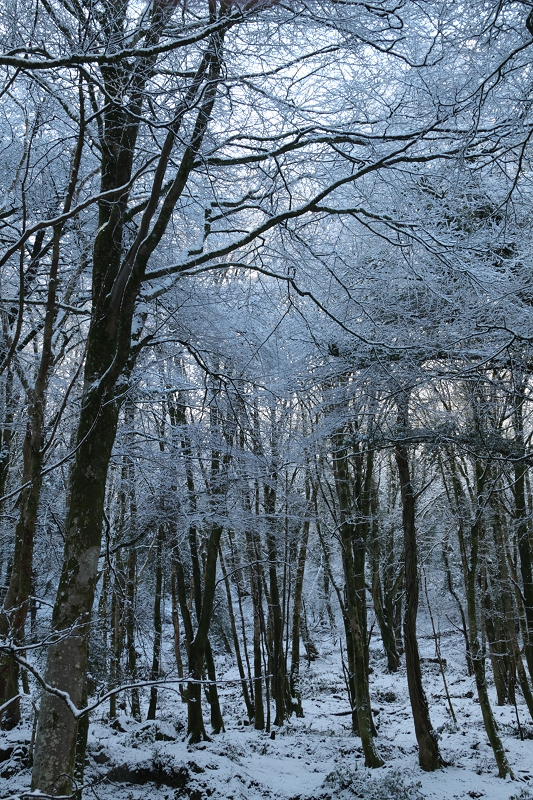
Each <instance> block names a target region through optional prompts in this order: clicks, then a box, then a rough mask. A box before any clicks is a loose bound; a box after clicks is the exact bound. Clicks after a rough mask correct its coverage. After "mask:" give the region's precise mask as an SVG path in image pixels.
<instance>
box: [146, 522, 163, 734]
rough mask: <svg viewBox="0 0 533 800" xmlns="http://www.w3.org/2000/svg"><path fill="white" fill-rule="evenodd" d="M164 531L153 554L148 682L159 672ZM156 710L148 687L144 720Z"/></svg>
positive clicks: (159, 533) (154, 693)
mask: <svg viewBox="0 0 533 800" xmlns="http://www.w3.org/2000/svg"><path fill="white" fill-rule="evenodd" d="M164 536H165V529H164V527H163V525H160V526H159V528H158V530H157V542H156V554H155V592H154V651H153V657H152V670H151V673H150V680H151V681H157V680H158V679H159V675H160V670H161V637H162V630H163V628H162V623H161V597H162V591H163V539H164ZM156 708H157V686H151V687H150V703H149V705H148V714H147V716H146V719H155V712H156Z"/></svg>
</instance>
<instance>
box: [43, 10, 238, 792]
mask: <svg viewBox="0 0 533 800" xmlns="http://www.w3.org/2000/svg"><path fill="white" fill-rule="evenodd" d="M120 8H121V10H120V12H119V11H116V13H115V14H114V16H113V18H112V19H110V20H109V26H110V27H109V30H108V35H109V37H110V39H111V40H113V36H116V31H117V30H120V29H121V28H122V26H123V25H124V24H125V15H126V13H127V7H126V5H123V6H121V7H120ZM173 10H174V6H173V4H170V5H169V4H165V3H156V4H155V5H154V7H153V10H152V16H151V22H152V27H151V28H150V29H149V31H148V32H147V33H146V39H145V41H146V43H147V44H148V45H149V48H148V49H150V47H152V46H153V45H155V44H156V43H157V41H158V39H159V37H160V35H161V31H162V30H163V29H164V24H165V21H166V20H167V19H168V15H169V14H171V13H172V12H173ZM121 14H122V19H121V17H120V15H121ZM222 41H223V33H222V32H218V33H216V34H213V36H212V38H211V40H210V43H209V45H208V47H207V50H206V54H205V56H204V58H203V59H202V63H201V66H200V67H199V70H198V72H197V74H196V76H195V78H194V79H193V80H192V82H191V86H190V90H189V92H188V96H187V98H186V102H185V104H184V105H181V106H179V107H178V109H177V111H176V116H175V119H174V121H173V124H172V125H171V126H170V129H169V131H168V133H167V136H166V140H165V143H164V145H163V147H162V150H161V156H160V159H159V162H158V165H157V168H156V170H155V175H154V180H153V183H152V187H151V193H150V197H149V200H148V202H147V205H146V206H145V209H144V211H143V214H142V219H141V221H140V224H139V230H138V234H137V236H136V238H135V241H134V242H133V244H132V245H131V247H130V249H129V250H128V252H127V253H126V255H125V256H124V250H125V246H124V240H123V234H124V226H125V220H126V213H127V206H128V199H129V189H128V188H127V187H129V185H130V180H131V177H132V173H133V164H134V158H135V154H136V140H137V135H138V131H139V125H140V120H141V119H142V107H143V100H144V88H145V84H146V80H147V79H148V76H149V75H150V74H151V70H152V68H153V65H154V63H155V58H156V56H155V55H148V56H139V57H138V59H136V60H135V61H134V63H133V64H130V65H127V64H126V63H125V62H122V61H121V62H118V63H113V64H107V65H105V66H102V70H101V71H102V76H103V80H104V84H105V87H106V91H107V92H108V94H109V96H111V97H120V98H122V97H123V96H124V94H125V91H126V89H127V92H128V95H127V97H128V102H120V103H109V104H107V105H106V106H105V107H104V109H103V111H102V119H103V123H102V142H101V145H102V163H101V189H102V192H105V193H106V195H105V199H102V200H101V201H100V203H99V220H98V229H97V231H98V232H97V234H96V238H95V244H94V250H93V275H92V311H91V322H90V326H89V333H88V338H87V351H86V352H87V356H86V363H85V382H84V389H83V395H82V398H81V410H80V417H79V423H78V432H77V440H76V452H75V458H74V464H73V467H72V473H71V481H70V493H69V494H70V497H69V500H70V502H69V507H68V511H67V522H66V533H65V539H66V540H65V550H64V556H63V568H62V572H61V578H60V582H59V587H58V592H57V596H56V602H55V606H54V611H53V616H52V624H53V627H54V629H55V631H56V632H57V633H58V636H57V639H56V641H55V642H54V643H53V644H52V645H51V646H50V648H49V650H48V656H47V666H46V671H45V680H46V682H47V683H48V684H49V685H51V686H54V687H57V688H59V689H61V690H62V691H64V692H68V694H69V696H70V699H71V701H72V702H73V703H74V705H75V706H77V707H79V706H80V704H81V703H82V701H83V697H84V694H85V681H86V673H87V649H88V635H89V626H90V620H91V610H92V606H93V601H94V593H95V588H96V582H97V578H98V559H99V555H100V546H101V537H102V521H103V510H104V499H105V487H106V480H107V472H108V467H109V461H110V457H111V451H112V447H113V443H114V441H115V436H116V430H117V424H118V417H119V410H120V402H121V399H122V398H123V395H124V390H125V388H126V386H127V380H128V378H127V374H128V369H129V368H130V367H131V362H132V349H131V346H132V345H131V342H132V321H133V316H134V313H135V307H136V301H137V297H138V294H139V291H140V287H141V284H142V280H143V277H144V274H145V271H146V266H147V263H148V260H149V258H150V256H151V254H152V253H153V251H154V249H155V248H156V247H157V245H158V244H159V242H160V241H161V238H162V236H163V235H164V233H165V231H166V228H167V226H168V224H169V221H170V219H171V216H172V212H173V209H174V207H175V204H176V202H177V201H178V199H179V197H180V196H181V194H182V193H183V190H184V188H185V186H186V184H187V181H188V178H189V175H190V173H191V171H192V169H193V168H194V163H195V158H196V155H197V153H198V150H199V148H200V146H201V143H202V140H203V137H204V134H205V131H206V129H207V125H208V122H209V119H210V117H211V112H212V109H213V105H214V102H215V96H216V89H217V85H218V80H219V76H220V70H221V64H222V55H223V53H222ZM204 79H205V80H206V86H204V91H203V93H202V95H201V99H200V101H199V108H198V112H197V115H196V123H195V124H194V126H193V131H192V134H191V139H190V142H189V144H188V146H187V147H185V149H184V152H183V156H182V158H181V162H180V166H179V168H178V169H177V171H176V173H175V177H174V180H173V181H172V183H171V186H170V189H169V190H168V192H167V194H166V196H165V200H164V202H163V203H162V205H161V207H160V208H159V201H160V196H161V187H162V185H163V180H164V177H165V174H166V172H167V169H168V167H169V162H170V158H171V156H172V153H173V147H174V144H175V142H176V138H177V136H178V132H179V129H180V125H181V121H182V119H183V116H184V114H185V113H186V111H188V109H189V107H190V103H191V101H192V100H194V99H195V98H196V96H197V94H198V91H199V89H200V85H201V84H202V83H203V81H204ZM125 187H126V188H125ZM215 560H216V550H215ZM209 610H210V609H209ZM76 737H77V720H76V718H75V716H74V715H73V714H72V713H71V711H70V710H69V708H68V706H67V705H66V703H65V702H64V701H63V700H62V699H60V698H59V697H57V696H54V695H52V694H50V693H48V692H44V693H43V697H42V702H41V709H40V714H39V726H38V730H37V736H36V744H35V753H34V765H33V775H32V787H33V789H36V790H37V789H38V790H40V791H42V792H48V791H49V790H50V789H53V790H54V791H55V792H56V793H59V794H69V793H70V791H71V788H72V777H71V776H72V775H73V772H74V758H75V749H76Z"/></svg>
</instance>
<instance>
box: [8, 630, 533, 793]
mask: <svg viewBox="0 0 533 800" xmlns="http://www.w3.org/2000/svg"><path fill="white" fill-rule="evenodd" d="M448 633H449V635H448V636H446V637H445V638H444V637H443V639H442V642H441V646H442V649H443V657H444V658H446V661H447V665H446V677H447V681H448V685H449V689H450V694H451V697H452V703H453V706H454V710H455V713H456V716H457V720H458V727H457V729H456V728H455V726H454V725H453V722H452V720H451V715H450V713H449V710H448V709H447V701H446V695H445V692H444V687H443V682H442V676H441V674H440V671H439V666H438V664H435V663H427V662H424V663H423V678H424V685H425V689H426V693H427V696H428V700H429V704H430V709H431V717H432V722H433V725H434V727H435V730H436V731H437V732H438V734H439V737H440V746H441V751H442V755H443V757H444V758H445V759H446V761H447V762H449V764H450V765H449V766H448V767H446V768H445V769H442V770H439V771H438V772H436V773H424V772H423V771H422V770H421V769H420V768H419V766H418V759H417V748H416V740H415V736H414V731H413V724H412V718H411V712H410V706H409V699H408V694H407V682H406V675H405V668H401V669H400V671H399V673H397V674H396V675H390V674H388V673H387V672H386V670H385V660H384V657H383V655H382V652H381V647H380V643H379V641H378V640H377V639H375V638H373V639H372V645H371V668H372V675H371V698H372V709H373V713H374V719H375V721H376V726H377V728H378V738H377V745H378V748H379V752H380V754H381V755H382V756H383V757H384V759H385V761H386V765H385V767H383V768H382V769H379V770H374V771H371V770H368V769H366V768H365V767H364V759H363V754H362V748H361V743H360V740H359V738H358V737H355V736H353V735H352V734H351V730H350V727H351V720H350V716H349V715H346V714H345V713H344V712H346V711H348V710H349V708H348V703H347V697H346V689H345V686H344V680H343V676H342V668H341V664H340V660H339V651H338V646H337V645H335V644H334V643H333V642H332V639H331V635H326V634H324V636H323V639H322V641H321V642H320V641H317V642H316V644H318V646H319V651H320V658H319V659H317V660H316V661H314V662H313V663H311V665H309V666H308V665H307V664H306V663H305V662H304V660H302V665H301V679H302V680H301V684H302V686H301V688H302V697H303V707H304V712H305V717H304V718H303V719H296V718H295V717H292V718H291V719H290V720H289V721H288V722H287V723H286V725H284V726H283V728H280V729H273V730H275V738H274V739H272V738H271V735H270V734H269V733H265V732H264V731H256V730H254V729H253V727H251V726H249V725H245V724H244V717H245V714H244V704H243V702H242V698H241V695H240V690H239V685H238V683H237V682H235V683H232V682H229V683H222V684H221V686H220V697H221V703H222V710H223V715H224V720H225V724H226V732H225V733H222V734H220V735H218V736H213V737H212V740H211V741H209V742H204V743H202V744H200V745H196V746H190V745H188V744H187V742H186V740H185V737H184V734H185V723H186V707H185V705H184V704H183V703H182V702H181V700H180V698H179V695H177V694H176V692H175V690H174V691H169V692H160V695H159V698H160V707H159V708H158V717H159V719H158V720H157V721H155V722H143V723H138V722H135V721H133V720H132V719H131V718H129V717H127V716H125V715H124V716H121V717H119V718H118V719H117V721H116V722H115V723H114V727H111V725H110V724H109V722H108V721H107V720H106V718H105V711H106V709H103V708H102V709H101V710H99V712H96V713H95V715H94V717H93V719H92V724H91V730H90V734H89V742H88V757H87V766H86V771H85V783H86V785H87V786H91V787H92V788H91V789H87V790H86V793H85V796H86V797H93V798H96V800H147V798H150V800H152V798H153V800H174V798H175V800H178V799H179V798H182V797H183V798H189V799H190V800H204V798H207V797H210V798H213V800H259V798H266V799H267V800H333V798H339V800H349V799H352V798H357V797H362V798H365V799H366V800H426V799H427V800H452V798H453V799H455V798H458V799H459V798H460V799H463V798H464V799H465V800H468V798H484V799H485V800H511V798H517V799H518V798H520V800H527V799H528V798H533V723H532V721H531V720H530V719H529V717H528V713H527V709H526V707H525V705H523V703H521V702H520V701H519V702H518V714H519V719H520V723H521V728H522V733H523V735H524V739H523V740H521V739H520V736H519V733H518V726H517V720H516V712H515V709H514V708H513V707H512V706H505V707H498V706H496V698H495V694H494V692H492V693H491V699H492V701H493V711H494V714H495V716H496V718H497V720H498V724H499V727H500V734H501V736H502V739H503V742H504V746H505V749H506V751H507V754H508V758H509V760H510V763H511V766H512V768H513V770H514V772H515V777H516V780H515V781H511V780H501V779H500V778H498V777H497V770H496V766H495V763H494V758H493V755H492V751H491V749H490V746H489V743H488V740H487V737H486V734H485V732H484V728H483V723H482V718H481V712H480V708H479V703H478V702H477V700H476V693H475V685H474V683H473V679H472V678H469V677H468V676H467V675H466V668H465V663H464V656H463V651H462V641H461V638H460V637H459V636H458V635H457V634H456V633H454V632H448ZM421 654H422V656H423V657H426V658H427V657H432V656H434V649H433V643H432V642H431V640H430V639H429V637H428V638H427V639H421ZM487 666H489V665H487ZM219 673H220V677H221V678H223V679H224V680H226V681H231V680H232V679H233V678H236V677H238V676H237V675H236V671H235V668H234V667H233V666H229V667H228V668H227V669H224V665H223V662H222V660H221V662H220V663H219ZM519 700H521V698H519ZM204 710H205V712H206V717H207V708H205V709H204ZM30 735H31V731H30V729H29V727H28V726H27V725H26V726H25V727H21V728H19V729H17V730H15V731H11V732H9V733H6V732H4V733H2V734H0V753H2V754H5V753H6V752H7V749H9V747H10V746H14V747H15V750H14V751H13V755H12V756H11V758H7V759H5V760H4V761H3V762H2V763H0V776H2V778H3V779H4V780H3V782H2V783H1V784H0V787H1V788H0V796H1V797H3V798H5V797H9V796H13V795H16V794H17V793H19V792H22V791H24V790H26V791H27V790H28V787H29V783H30V773H29V769H28V768H26V767H23V763H24V759H23V758H22V756H23V755H24V752H23V751H24V750H26V752H27V746H28V742H29V739H30ZM528 737H531V738H528ZM17 748H19V750H18V755H17V752H16V750H17ZM21 753H22V756H21ZM0 757H3V755H2V756H0ZM17 759H18V760H17ZM154 773H155V774H157V776H158V780H159V781H160V783H159V785H157V784H156V783H151V782H148V783H147V782H146V781H147V779H148V778H149V777H151V778H153V777H154ZM529 786H530V787H531V789H530V788H528V787H529Z"/></svg>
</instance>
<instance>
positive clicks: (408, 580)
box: [395, 392, 444, 772]
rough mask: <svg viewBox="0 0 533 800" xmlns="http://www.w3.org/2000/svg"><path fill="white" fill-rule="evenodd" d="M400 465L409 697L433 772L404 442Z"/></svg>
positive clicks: (421, 749)
mask: <svg viewBox="0 0 533 800" xmlns="http://www.w3.org/2000/svg"><path fill="white" fill-rule="evenodd" d="M408 408H409V396H408V393H407V392H402V393H401V395H400V398H399V400H398V432H399V435H400V436H401V433H402V432H403V433H405V432H406V431H407V425H408ZM395 455H396V464H397V467H398V476H399V479H400V492H401V498H402V523H403V534H404V558H405V612H404V623H403V632H404V645H405V665H406V668H407V684H408V687H409V699H410V700H411V709H412V712H413V721H414V724H415V734H416V740H417V742H418V760H419V763H420V766H421V767H422V769H423V770H426V771H427V772H431V771H433V770H436V769H439V767H441V766H442V765H443V763H444V762H443V761H442V758H441V756H440V753H439V747H438V744H437V740H436V738H435V734H434V733H433V726H432V724H431V719H430V716H429V706H428V702H427V699H426V694H425V692H424V687H423V684H422V670H421V668H420V654H419V651H418V641H417V637H416V618H417V614H418V597H419V575H418V547H417V541H416V527H415V496H414V492H413V486H412V483H411V472H410V469H409V458H408V453H407V448H406V447H405V445H404V444H401V443H400V439H399V440H398V443H397V444H396V447H395Z"/></svg>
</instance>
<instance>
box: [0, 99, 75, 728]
mask: <svg viewBox="0 0 533 800" xmlns="http://www.w3.org/2000/svg"><path fill="white" fill-rule="evenodd" d="M84 137H85V116H84V104H83V92H82V91H81V89H80V128H79V134H78V140H77V144H76V147H75V149H74V152H73V158H72V168H71V172H70V176H69V184H68V187H67V191H66V197H65V200H64V202H63V212H65V213H66V212H68V211H69V210H70V208H71V205H72V200H73V197H74V192H75V190H76V187H77V183H78V172H79V168H80V162H81V156H82V151H83V143H84ZM63 227H64V224H59V225H56V226H55V227H54V229H53V233H52V259H51V264H50V271H49V275H48V289H47V297H46V310H45V317H44V326H43V338H42V342H41V359H40V362H39V366H38V369H37V376H36V379H35V383H34V385H33V387H31V388H30V387H27V399H28V412H27V415H28V416H27V423H26V434H25V437H24V443H23V447H22V455H23V475H22V482H23V484H24V485H25V488H24V489H23V490H22V492H21V494H20V497H19V508H20V512H19V519H18V522H17V526H16V529H15V552H14V555H13V568H12V571H11V577H10V581H9V586H8V590H7V594H6V597H5V599H4V608H3V612H2V613H0V637H5V638H7V637H8V636H10V637H11V638H12V641H13V644H14V645H15V646H16V645H20V644H21V643H22V640H23V638H24V626H25V623H26V617H27V615H28V608H29V603H28V601H29V597H30V592H31V576H32V569H33V547H34V541H35V526H36V523H37V512H38V507H39V499H40V496H41V487H42V474H41V470H42V462H43V445H44V419H45V409H46V393H47V388H48V380H49V376H50V371H51V369H52V365H53V361H54V351H53V336H54V325H55V321H56V316H57V305H56V298H57V288H58V273H59V255H60V246H61V236H62V233H63ZM8 381H9V374H8ZM2 466H3V472H2V477H3V475H4V473H5V469H6V467H7V462H5V463H3V465H2ZM4 480H5V478H4ZM26 484H27V485H26ZM17 694H18V664H17V662H16V660H15V659H14V658H13V657H12V656H10V655H9V654H3V655H0V706H2V705H3V704H4V703H6V702H7V701H8V700H10V699H11V698H14V697H16V696H17ZM19 720H20V705H19V701H18V700H16V701H14V702H11V703H10V704H9V706H8V707H7V709H6V711H5V713H4V715H3V716H2V715H1V714H0V721H1V722H2V725H3V727H6V728H11V727H13V726H14V725H16V724H17V723H18V722H19Z"/></svg>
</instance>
